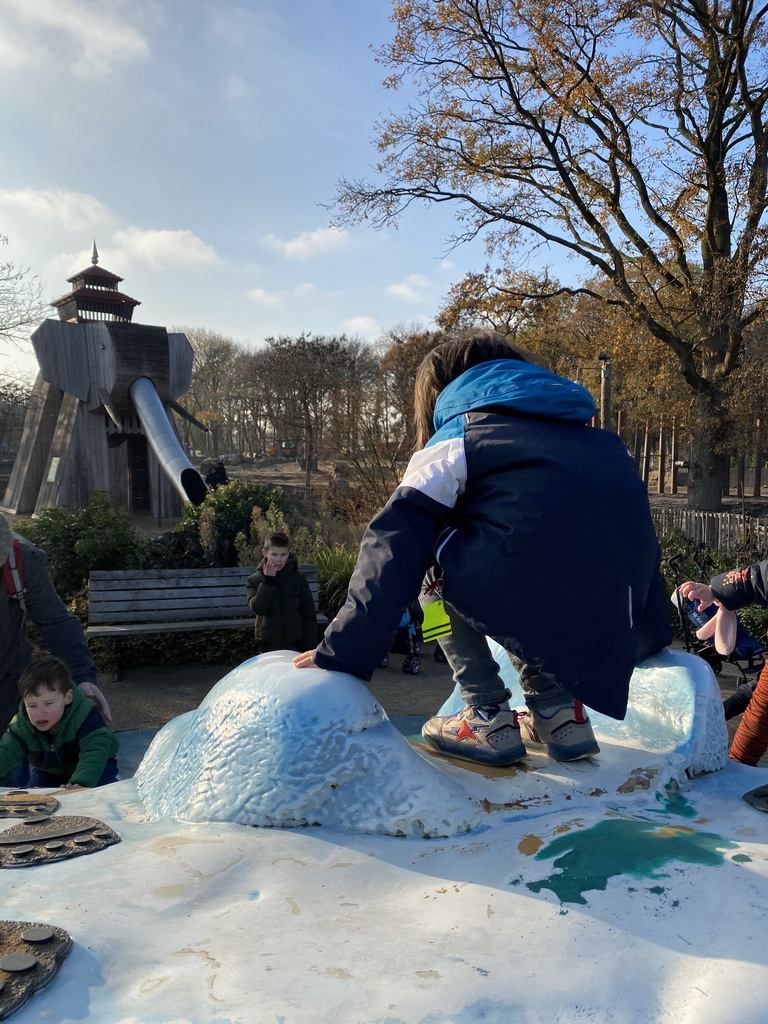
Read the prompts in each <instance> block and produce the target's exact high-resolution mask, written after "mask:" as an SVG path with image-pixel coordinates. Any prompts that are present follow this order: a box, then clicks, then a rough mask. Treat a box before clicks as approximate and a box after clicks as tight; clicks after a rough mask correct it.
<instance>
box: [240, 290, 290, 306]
mask: <svg viewBox="0 0 768 1024" xmlns="http://www.w3.org/2000/svg"><path fill="white" fill-rule="evenodd" d="M287 294H288V293H287V292H285V291H282V292H268V291H267V290H266V288H251V290H250V291H249V292H248V298H249V299H253V301H254V302H255V303H256V305H258V306H279V305H280V303H281V302H282V301H283V299H285V297H286V296H287Z"/></svg>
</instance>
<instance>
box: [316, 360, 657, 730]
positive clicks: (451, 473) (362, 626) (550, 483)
mask: <svg viewBox="0 0 768 1024" xmlns="http://www.w3.org/2000/svg"><path fill="white" fill-rule="evenodd" d="M594 411H595V410H594V403H593V402H592V399H591V396H590V395H589V393H588V392H587V391H586V390H585V389H584V388H582V387H581V386H580V385H577V384H573V383H571V382H570V381H566V380H563V379H562V378H560V377H557V376H555V375H554V374H552V373H549V371H547V370H544V369H543V368H542V367H539V366H534V365H532V364H530V363H523V362H519V361H517V360H500V361H494V362H490V363H483V364H481V365H480V366H476V367H473V368H472V369H470V370H468V371H467V372H466V373H464V374H462V375H461V377H459V378H458V379H457V380H455V381H453V382H452V383H451V384H450V385H449V386H448V387H447V388H446V389H445V390H444V391H443V392H442V394H441V395H440V396H439V398H438V401H437V405H436V409H435V417H434V421H435V428H436V433H435V434H434V436H433V437H432V438H431V439H430V442H429V444H428V445H427V446H426V447H425V448H424V449H422V450H421V451H420V452H417V453H416V454H415V455H414V456H413V458H412V459H411V461H410V463H409V465H408V468H407V469H406V472H405V476H404V478H403V480H402V482H401V484H400V486H399V487H398V488H397V489H396V490H395V492H394V494H393V495H392V496H391V497H390V499H389V501H388V502H387V504H386V506H385V508H384V509H383V510H382V511H381V512H380V513H379V514H378V515H377V516H376V517H375V518H374V519H373V521H372V522H371V524H370V526H369V527H368V529H367V531H366V533H365V536H364V538H363V542H362V546H361V550H360V555H359V558H358V562H357V566H356V568H355V571H354V573H353V576H352V579H351V581H350V587H349V594H348V597H347V602H346V604H345V605H344V607H343V608H342V609H341V611H340V612H339V614H338V616H337V617H336V619H334V621H333V622H332V623H331V625H330V626H329V627H328V630H327V631H326V635H325V639H324V640H323V642H322V643H321V644H320V646H319V647H318V649H317V652H316V656H315V659H316V662H317V664H318V665H320V666H321V667H323V668H333V669H336V670H340V671H345V672H351V673H352V674H354V675H357V676H359V677H360V678H362V679H369V678H370V676H371V674H372V672H373V670H374V669H375V668H376V666H377V665H379V664H380V662H381V661H382V659H383V658H384V656H385V654H386V652H387V650H388V649H389V643H390V638H391V636H392V633H393V630H394V628H395V626H396V625H397V621H398V620H399V617H400V615H401V614H402V609H403V608H405V607H406V606H407V605H408V604H409V603H410V602H411V601H412V600H413V599H414V598H415V597H416V595H417V594H418V593H419V590H420V586H421V582H422V579H423V577H424V573H425V571H426V570H427V568H429V566H430V565H431V564H433V562H434V561H437V562H438V564H439V565H440V566H441V567H442V569H443V573H444V587H443V592H444V596H445V598H446V600H448V601H450V602H451V604H453V605H454V606H455V607H456V608H457V609H458V610H459V612H461V614H462V615H463V616H464V617H465V618H467V619H468V620H469V621H470V622H471V623H472V624H473V625H474V626H475V627H476V628H477V629H478V630H479V631H481V632H483V633H485V634H487V635H489V636H492V637H493V638H494V639H496V640H498V642H499V643H501V644H502V645H503V646H504V647H505V648H506V649H507V650H510V651H512V652H513V653H514V654H516V655H517V656H518V657H520V658H521V659H522V660H523V661H525V662H527V663H528V664H530V665H532V666H534V667H535V668H538V669H539V670H540V671H544V672H549V673H551V674H552V675H554V676H555V677H556V678H557V679H558V680H559V681H560V682H561V684H562V685H563V686H564V687H565V688H566V689H567V690H568V691H569V692H570V693H571V694H572V695H573V696H575V697H578V698H580V699H581V700H583V701H584V703H586V704H587V705H588V706H589V707H591V708H594V709H595V710H596V711H601V712H603V713H604V714H608V715H611V716H613V717H615V718H623V717H624V715H625V713H626V704H627V693H628V686H629V678H630V676H631V674H632V670H633V668H634V666H635V664H636V662H637V661H639V660H640V659H642V658H644V657H646V656H647V655H648V654H651V653H653V652H655V651H657V650H659V649H661V648H662V647H664V646H666V645H667V644H668V643H669V642H670V639H671V637H670V631H669V616H668V612H667V607H666V605H667V602H666V597H665V591H664V582H663V579H662V577H661V575H660V574H659V571H658V561H659V548H658V543H657V540H656V535H655V532H654V529H653V523H652V521H651V516H650V511H649V508H648V498H647V495H646V492H645V488H644V486H643V484H642V482H641V481H640V480H639V479H638V477H637V475H636V474H635V471H634V465H633V462H632V459H631V458H630V456H629V454H628V452H627V450H626V448H625V447H624V446H623V444H622V443H621V441H620V439H619V438H618V437H617V436H616V435H615V434H613V433H610V432H608V431H603V430H597V429H595V428H593V427H590V426H587V425H586V423H587V421H588V420H589V419H591V417H592V416H593V414H594Z"/></svg>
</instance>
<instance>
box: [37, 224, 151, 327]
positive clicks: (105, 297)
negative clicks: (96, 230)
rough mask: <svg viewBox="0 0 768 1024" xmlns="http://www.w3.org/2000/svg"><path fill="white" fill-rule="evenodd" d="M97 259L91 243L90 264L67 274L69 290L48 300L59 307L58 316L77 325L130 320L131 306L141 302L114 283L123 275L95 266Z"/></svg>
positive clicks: (97, 256) (131, 314)
mask: <svg viewBox="0 0 768 1024" xmlns="http://www.w3.org/2000/svg"><path fill="white" fill-rule="evenodd" d="M98 261H99V254H98V252H97V250H96V243H95V242H94V243H93V250H92V253H91V264H92V265H91V266H90V267H86V268H85V270H80V271H78V272H77V273H76V274H73V275H72V277H68V278H67V283H68V284H71V285H72V291H70V292H68V293H67V294H66V295H62V296H61V297H60V298H58V299H54V301H53V302H52V303H51V305H52V306H53V307H54V309H56V310H58V314H59V319H61V320H66V321H67V322H68V323H76V324H86V323H99V322H103V321H114V320H119V321H122V322H123V323H130V321H131V318H132V316H133V310H134V308H135V307H136V306H140V305H141V303H140V302H139V300H138V299H132V298H131V296H130V295H125V294H124V293H123V292H121V291H118V288H117V286H118V284H119V282H120V281H122V280H123V279H122V277H118V276H117V274H112V273H110V271H109V270H104V268H103V267H99V266H97V264H98Z"/></svg>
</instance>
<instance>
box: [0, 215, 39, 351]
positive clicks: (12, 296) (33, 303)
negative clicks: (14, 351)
mask: <svg viewBox="0 0 768 1024" xmlns="http://www.w3.org/2000/svg"><path fill="white" fill-rule="evenodd" d="M7 244H8V239H7V238H6V237H5V235H0V245H7ZM49 313H50V305H49V303H47V302H46V301H45V299H44V298H43V289H42V285H41V284H40V281H39V280H38V278H37V277H35V276H30V271H29V269H28V268H24V267H20V266H18V265H17V264H15V263H13V262H10V261H5V262H0V351H5V352H7V351H8V349H9V348H11V347H12V348H18V347H19V346H20V345H21V344H22V343H23V342H25V341H27V340H28V339H29V335H30V334H31V332H32V331H33V329H34V328H35V327H37V325H38V324H39V323H40V321H41V320H44V319H45V317H46V316H47V315H48V314H49ZM3 343H4V344H3Z"/></svg>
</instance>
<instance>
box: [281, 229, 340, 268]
mask: <svg viewBox="0 0 768 1024" xmlns="http://www.w3.org/2000/svg"><path fill="white" fill-rule="evenodd" d="M348 241H349V235H348V234H347V232H345V231H343V230H342V229H341V228H333V227H330V228H315V230H314V231H302V233H301V234H300V235H296V237H295V238H287V239H284V238H278V237H277V236H276V235H267V236H266V238H265V239H264V244H265V245H266V246H268V247H269V248H270V249H276V250H277V251H278V252H280V253H282V254H283V256H285V258H286V259H289V260H304V259H307V258H308V257H310V256H317V255H318V254H320V253H324V252H333V251H336V250H338V249H343V248H344V246H345V245H346V244H347V242H348Z"/></svg>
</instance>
